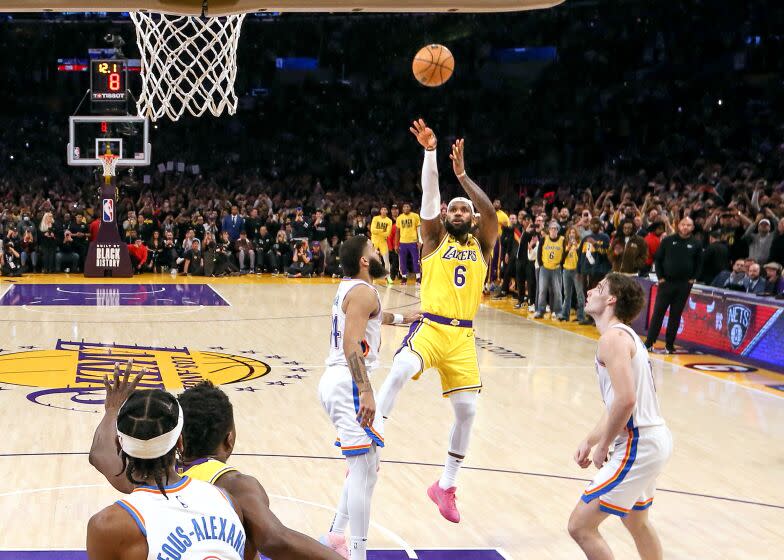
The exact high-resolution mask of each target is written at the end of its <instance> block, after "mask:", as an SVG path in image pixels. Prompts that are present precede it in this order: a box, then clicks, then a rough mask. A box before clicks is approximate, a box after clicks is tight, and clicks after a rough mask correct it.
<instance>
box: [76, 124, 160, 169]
mask: <svg viewBox="0 0 784 560" xmlns="http://www.w3.org/2000/svg"><path fill="white" fill-rule="evenodd" d="M68 128H69V135H68V165H73V166H86V167H101V160H100V159H98V155H100V154H104V153H106V148H107V147H108V148H110V149H111V151H112V153H113V154H115V155H118V156H120V159H119V160H118V161H117V166H118V167H136V166H143V165H150V157H151V155H152V149H151V147H150V138H149V122H148V121H147V119H146V118H144V117H132V116H73V117H71V118H70V119H69V127H68Z"/></svg>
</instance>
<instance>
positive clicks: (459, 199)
mask: <svg viewBox="0 0 784 560" xmlns="http://www.w3.org/2000/svg"><path fill="white" fill-rule="evenodd" d="M458 202H462V203H463V204H466V205H468V207H469V208H470V209H471V214H475V213H476V212H474V203H473V202H471V201H470V200H468V199H467V198H466V197H464V196H456V197H455V198H453V199H452V200H450V201H449V204H448V205H447V207H446V209H447V211H449V209H450V208H452V205H453V204H457V203H458Z"/></svg>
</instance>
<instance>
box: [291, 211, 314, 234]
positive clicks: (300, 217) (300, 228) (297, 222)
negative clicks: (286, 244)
mask: <svg viewBox="0 0 784 560" xmlns="http://www.w3.org/2000/svg"><path fill="white" fill-rule="evenodd" d="M312 231H313V228H312V227H311V225H310V222H308V221H307V220H306V219H305V213H304V212H303V211H302V206H299V207H298V208H297V210H296V213H295V215H294V222H293V223H292V224H291V236H292V238H293V239H298V240H299V239H310V236H311V235H312Z"/></svg>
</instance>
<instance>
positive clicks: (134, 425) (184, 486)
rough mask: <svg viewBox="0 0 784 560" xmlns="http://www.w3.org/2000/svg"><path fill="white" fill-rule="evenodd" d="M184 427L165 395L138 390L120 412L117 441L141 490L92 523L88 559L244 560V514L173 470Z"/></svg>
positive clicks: (174, 404)
mask: <svg viewBox="0 0 784 560" xmlns="http://www.w3.org/2000/svg"><path fill="white" fill-rule="evenodd" d="M182 426H183V415H182V410H181V409H180V406H179V405H178V404H177V400H176V399H175V398H174V396H173V395H171V394H170V393H167V392H165V391H161V390H159V389H156V390H152V391H137V392H135V393H133V394H131V396H130V397H129V398H128V400H127V401H126V402H125V404H124V405H123V406H122V408H121V409H120V412H119V414H118V416H117V437H118V439H119V442H120V447H121V449H122V455H121V456H122V461H123V466H124V467H125V469H124V470H125V475H126V477H127V478H128V480H129V481H130V482H131V483H133V485H134V487H135V488H134V491H133V492H132V493H131V494H129V495H128V496H126V497H125V498H124V499H122V500H118V501H117V502H115V503H114V504H112V505H111V506H109V507H107V508H105V509H103V510H101V511H100V512H98V513H97V514H95V515H94V516H93V517H92V518H91V519H90V522H89V523H88V525H87V557H88V558H89V559H90V560H156V559H157V560H160V559H162V558H220V559H222V560H242V558H243V555H244V553H245V545H246V535H245V529H244V528H243V524H242V513H241V510H240V508H239V507H238V506H237V505H235V504H234V503H233V502H232V498H231V497H230V496H229V495H228V494H227V493H225V492H223V491H222V490H220V489H219V488H217V487H215V486H213V485H212V484H209V483H207V482H202V481H200V480H193V479H191V478H189V477H182V478H181V477H180V476H179V475H178V474H177V472H176V470H175V461H176V452H177V451H178V450H180V451H181V450H182V437H181V435H180V434H181V432H182ZM251 527H252V526H251Z"/></svg>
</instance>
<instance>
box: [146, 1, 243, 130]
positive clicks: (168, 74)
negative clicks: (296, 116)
mask: <svg viewBox="0 0 784 560" xmlns="http://www.w3.org/2000/svg"><path fill="white" fill-rule="evenodd" d="M131 19H132V20H133V23H134V24H135V25H136V39H137V42H138V44H139V50H140V51H141V55H142V94H141V96H140V97H139V101H138V103H137V109H138V111H139V116H146V117H148V118H149V119H150V120H152V121H156V120H158V119H159V118H161V117H163V116H167V117H169V118H170V119H171V120H173V121H176V120H177V119H179V118H180V117H181V116H182V115H183V114H184V113H185V111H188V112H189V113H190V114H192V115H193V116H195V117H199V116H201V115H203V114H204V113H205V112H206V111H209V112H210V113H212V114H213V115H215V116H216V117H217V116H220V115H221V114H222V113H223V111H224V110H226V111H227V112H228V113H229V114H230V115H233V114H234V113H235V112H236V111H237V96H236V94H235V93H234V80H235V78H236V77H237V45H238V43H239V40H240V30H241V28H242V21H243V20H244V19H245V14H238V15H230V16H225V17H198V16H175V15H167V14H159V13H152V12H131Z"/></svg>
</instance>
